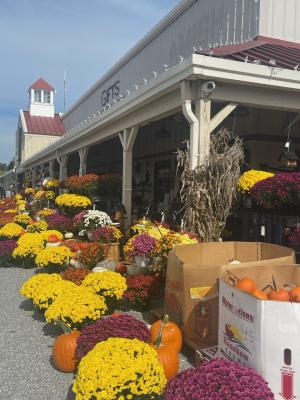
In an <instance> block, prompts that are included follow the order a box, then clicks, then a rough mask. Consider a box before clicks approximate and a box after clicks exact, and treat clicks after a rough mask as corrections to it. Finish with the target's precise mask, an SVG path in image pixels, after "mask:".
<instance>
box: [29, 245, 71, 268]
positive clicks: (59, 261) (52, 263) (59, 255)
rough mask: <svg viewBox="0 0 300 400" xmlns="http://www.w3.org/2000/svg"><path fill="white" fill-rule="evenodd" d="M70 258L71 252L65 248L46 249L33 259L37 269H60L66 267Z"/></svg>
mask: <svg viewBox="0 0 300 400" xmlns="http://www.w3.org/2000/svg"><path fill="white" fill-rule="evenodd" d="M71 256H72V252H71V250H70V249H69V248H68V247H67V246H58V247H47V248H46V249H44V250H42V251H40V252H39V254H38V255H37V257H36V259H35V264H36V266H37V267H38V268H44V267H58V268H62V267H64V266H66V265H67V263H68V262H69V260H70V258H71Z"/></svg>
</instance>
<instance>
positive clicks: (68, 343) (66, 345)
mask: <svg viewBox="0 0 300 400" xmlns="http://www.w3.org/2000/svg"><path fill="white" fill-rule="evenodd" d="M59 325H60V326H61V327H62V328H63V330H64V333H63V334H62V335H60V336H58V337H57V338H56V339H55V341H54V343H53V347H52V360H53V363H54V365H55V367H56V368H57V369H58V370H59V371H62V372H74V371H75V369H76V361H75V350H76V346H77V339H78V336H79V335H80V332H79V331H77V330H76V329H75V330H73V331H72V330H71V329H70V328H69V327H68V326H67V325H65V324H64V323H63V322H61V321H60V322H59Z"/></svg>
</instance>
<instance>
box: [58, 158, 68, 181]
mask: <svg viewBox="0 0 300 400" xmlns="http://www.w3.org/2000/svg"><path fill="white" fill-rule="evenodd" d="M57 161H58V163H59V180H61V181H63V180H64V179H65V178H66V177H67V173H68V171H67V164H68V154H63V155H61V156H57Z"/></svg>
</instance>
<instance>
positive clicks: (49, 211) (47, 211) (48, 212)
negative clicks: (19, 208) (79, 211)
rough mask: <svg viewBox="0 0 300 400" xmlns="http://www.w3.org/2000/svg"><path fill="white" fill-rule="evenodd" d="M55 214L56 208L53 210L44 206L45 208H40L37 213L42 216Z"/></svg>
mask: <svg viewBox="0 0 300 400" xmlns="http://www.w3.org/2000/svg"><path fill="white" fill-rule="evenodd" d="M53 214H55V210H52V209H51V208H43V210H40V211H38V213H37V215H38V216H39V217H42V218H43V217H48V216H49V215H53Z"/></svg>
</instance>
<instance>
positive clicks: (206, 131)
mask: <svg viewBox="0 0 300 400" xmlns="http://www.w3.org/2000/svg"><path fill="white" fill-rule="evenodd" d="M191 85H192V83H191V82H189V81H183V82H181V100H182V112H183V114H184V116H185V117H186V119H187V120H188V122H189V123H190V169H192V170H193V169H195V168H197V167H198V166H199V165H203V164H205V163H207V161H208V159H209V153H210V134H211V133H212V132H213V131H214V130H215V129H216V128H217V127H218V126H219V125H220V124H221V123H222V122H223V121H224V120H225V118H227V117H228V115H229V114H230V113H231V112H232V111H234V110H235V109H236V107H237V104H235V103H229V104H228V105H227V106H225V107H224V108H223V109H222V110H220V111H219V112H218V113H217V114H216V115H215V116H214V117H213V118H211V100H210V99H209V96H207V94H205V93H201V96H200V98H199V99H198V100H196V101H195V112H194V111H193V107H192V101H191Z"/></svg>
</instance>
